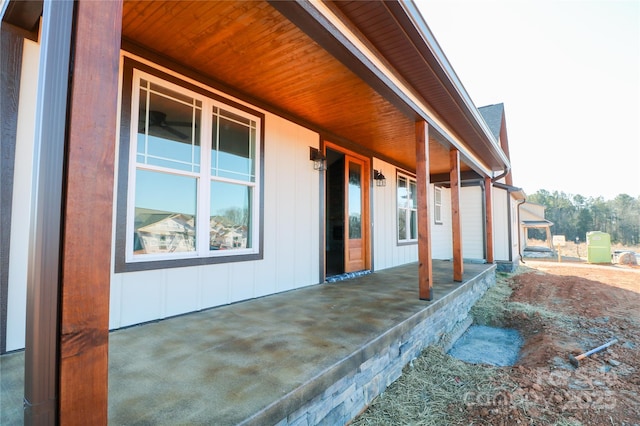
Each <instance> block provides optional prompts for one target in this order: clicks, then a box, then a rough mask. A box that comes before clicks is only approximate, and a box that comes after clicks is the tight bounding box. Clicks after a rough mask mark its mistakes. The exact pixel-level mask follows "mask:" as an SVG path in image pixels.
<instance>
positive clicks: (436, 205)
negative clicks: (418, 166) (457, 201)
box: [433, 185, 444, 225]
mask: <svg viewBox="0 0 640 426" xmlns="http://www.w3.org/2000/svg"><path fill="white" fill-rule="evenodd" d="M438 194H439V195H440V202H438ZM433 223H435V224H436V225H442V224H444V221H443V220H442V188H441V187H439V186H438V185H434V186H433Z"/></svg>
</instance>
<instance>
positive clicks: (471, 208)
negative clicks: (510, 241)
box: [460, 186, 484, 259]
mask: <svg viewBox="0 0 640 426" xmlns="http://www.w3.org/2000/svg"><path fill="white" fill-rule="evenodd" d="M460 198H461V200H460V210H461V211H460V214H461V219H462V241H463V242H462V251H463V257H464V258H465V259H483V258H484V231H483V230H484V228H483V225H482V223H483V212H482V189H481V188H480V187H479V186H469V187H464V188H461V189H460Z"/></svg>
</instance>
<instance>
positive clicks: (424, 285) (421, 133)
mask: <svg viewBox="0 0 640 426" xmlns="http://www.w3.org/2000/svg"><path fill="white" fill-rule="evenodd" d="M416 180H417V186H418V288H419V297H420V299H423V300H431V299H432V298H433V268H432V263H433V262H432V259H431V220H430V215H429V125H428V124H427V122H426V121H418V122H416Z"/></svg>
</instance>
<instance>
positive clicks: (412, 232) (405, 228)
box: [396, 175, 418, 242]
mask: <svg viewBox="0 0 640 426" xmlns="http://www.w3.org/2000/svg"><path fill="white" fill-rule="evenodd" d="M396 197H397V205H398V241H400V242H402V241H415V240H417V239H418V187H417V184H416V180H415V179H412V178H409V177H406V176H402V175H398V187H397V195H396Z"/></svg>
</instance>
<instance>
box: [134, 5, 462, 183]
mask: <svg viewBox="0 0 640 426" xmlns="http://www.w3.org/2000/svg"><path fill="white" fill-rule="evenodd" d="M356 3H357V2H356ZM367 3H368V2H367ZM122 33H123V38H124V39H125V40H127V41H129V42H131V43H133V44H135V45H138V46H140V47H143V48H145V49H149V50H151V51H153V52H155V53H158V54H160V55H162V56H164V57H166V58H168V59H170V60H171V61H174V62H177V63H179V64H181V65H182V66H185V67H187V68H189V69H192V70H194V71H196V72H198V73H199V74H202V75H203V76H206V77H207V78H210V79H213V80H215V81H218V82H220V83H221V84H222V85H224V86H227V87H231V88H233V89H234V90H237V91H239V92H240V93H242V94H245V95H246V98H247V99H249V100H255V101H259V103H260V104H262V105H270V106H272V107H273V108H274V109H275V111H282V112H285V113H286V114H290V115H291V116H293V117H296V118H298V119H300V120H302V121H303V122H307V123H309V124H311V125H313V126H315V127H316V128H318V129H322V130H324V131H326V132H327V133H328V134H331V135H334V136H337V138H342V139H344V140H348V141H351V142H353V143H355V144H357V145H361V146H363V147H364V148H366V149H367V150H369V151H372V152H374V153H377V154H379V155H380V156H381V157H383V158H386V159H389V160H391V161H393V162H395V163H396V164H398V165H401V166H404V167H406V168H408V169H409V170H415V163H416V162H415V130H414V122H415V120H416V116H415V115H411V113H408V112H407V111H406V110H405V111H404V112H403V111H401V110H400V109H398V108H397V106H395V105H394V104H392V103H391V102H390V101H389V100H387V99H385V98H384V97H383V96H381V95H380V94H379V93H378V92H376V91H375V90H374V89H373V88H372V87H371V85H369V84H367V82H365V81H364V80H363V79H361V78H360V77H358V76H357V75H356V74H354V73H353V72H352V71H351V70H350V69H349V68H348V67H347V66H345V65H344V64H343V63H341V62H340V61H338V60H337V59H336V58H334V57H333V56H332V55H330V54H329V53H328V52H327V51H326V50H325V49H323V48H322V47H320V46H319V45H318V44H317V43H316V42H315V41H314V40H313V39H311V38H310V37H309V36H308V35H307V34H305V33H304V32H303V31H302V30H301V29H300V28H298V27H297V26H296V25H295V24H293V23H292V22H291V21H290V20H289V19H287V18H285V17H284V16H283V15H282V14H280V12H278V11H277V10H276V9H274V8H273V7H272V6H271V5H269V4H268V3H266V2H263V1H220V2H210V1H209V2H203V1H193V2H191V1H180V2H174V1H166V2H165V1H153V2H149V1H125V2H124V7H123V25H122ZM400 47H401V46H398V48H400ZM431 72H432V71H431V70H428V69H425V70H424V73H425V74H427V73H431ZM437 102H438V99H436V98H434V99H433V103H434V106H435V104H436V103H437ZM443 112H444V113H446V112H447V111H446V110H443ZM443 118H446V117H443ZM454 124H455V123H454ZM467 126H468V124H467ZM429 151H430V156H431V157H430V158H431V159H430V170H431V173H432V174H438V173H448V171H449V156H448V147H445V146H443V144H442V143H440V142H438V141H437V140H436V139H435V138H434V137H433V136H432V137H431V138H430V141H429ZM469 169H470V168H469V167H468V166H467V165H465V164H463V165H462V168H461V170H463V171H464V170H469Z"/></svg>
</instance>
